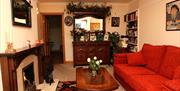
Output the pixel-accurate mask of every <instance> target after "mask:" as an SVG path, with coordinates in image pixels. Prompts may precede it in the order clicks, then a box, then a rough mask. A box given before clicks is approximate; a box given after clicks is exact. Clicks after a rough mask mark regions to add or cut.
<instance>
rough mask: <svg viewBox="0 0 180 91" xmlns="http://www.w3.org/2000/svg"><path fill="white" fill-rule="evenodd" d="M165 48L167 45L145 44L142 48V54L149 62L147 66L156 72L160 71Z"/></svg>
mask: <svg viewBox="0 0 180 91" xmlns="http://www.w3.org/2000/svg"><path fill="white" fill-rule="evenodd" d="M165 50H166V47H165V46H153V45H150V44H144V45H143V48H142V54H143V57H144V60H145V61H146V62H147V65H146V67H147V68H149V69H151V70H153V71H155V72H158V71H159V67H160V64H161V61H162V58H163V56H164V53H165Z"/></svg>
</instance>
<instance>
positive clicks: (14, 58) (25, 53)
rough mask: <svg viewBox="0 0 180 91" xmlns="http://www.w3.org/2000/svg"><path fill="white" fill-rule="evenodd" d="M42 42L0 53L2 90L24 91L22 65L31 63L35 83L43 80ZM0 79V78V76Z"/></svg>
mask: <svg viewBox="0 0 180 91" xmlns="http://www.w3.org/2000/svg"><path fill="white" fill-rule="evenodd" d="M43 54H44V53H43V44H38V45H33V46H31V48H27V47H26V48H21V49H17V50H16V52H12V53H0V65H1V66H0V67H1V72H2V84H3V91H24V85H21V84H24V83H23V81H24V80H23V79H24V77H23V72H22V71H23V67H26V66H28V65H30V64H32V63H33V65H34V66H33V67H34V78H35V84H39V83H42V82H43V76H44V66H45V65H43ZM0 79H1V78H0Z"/></svg>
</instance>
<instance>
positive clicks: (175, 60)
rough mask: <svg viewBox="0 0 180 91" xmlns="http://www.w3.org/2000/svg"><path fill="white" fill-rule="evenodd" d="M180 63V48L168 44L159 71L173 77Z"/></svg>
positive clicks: (170, 77)
mask: <svg viewBox="0 0 180 91" xmlns="http://www.w3.org/2000/svg"><path fill="white" fill-rule="evenodd" d="M179 65H180V48H178V47H174V46H168V47H167V50H166V54H165V56H164V59H163V62H162V64H161V67H160V71H159V73H160V74H161V75H163V76H165V77H167V78H169V79H173V75H174V72H175V70H176V68H177V67H178V66H179Z"/></svg>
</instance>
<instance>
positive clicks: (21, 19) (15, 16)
mask: <svg viewBox="0 0 180 91" xmlns="http://www.w3.org/2000/svg"><path fill="white" fill-rule="evenodd" d="M11 7H12V23H13V25H17V26H24V27H31V26H32V20H31V8H32V6H31V0H11Z"/></svg>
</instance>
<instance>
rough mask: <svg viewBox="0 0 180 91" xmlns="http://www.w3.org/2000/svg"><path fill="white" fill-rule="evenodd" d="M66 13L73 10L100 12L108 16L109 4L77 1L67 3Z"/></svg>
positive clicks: (109, 11) (109, 12)
mask: <svg viewBox="0 0 180 91" xmlns="http://www.w3.org/2000/svg"><path fill="white" fill-rule="evenodd" d="M66 8H67V13H69V14H70V13H73V12H101V14H102V15H104V16H110V15H111V8H112V7H111V6H106V5H103V4H102V5H97V4H95V5H89V4H84V3H82V2H79V3H73V2H71V3H69V4H68V5H67V6H66Z"/></svg>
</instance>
